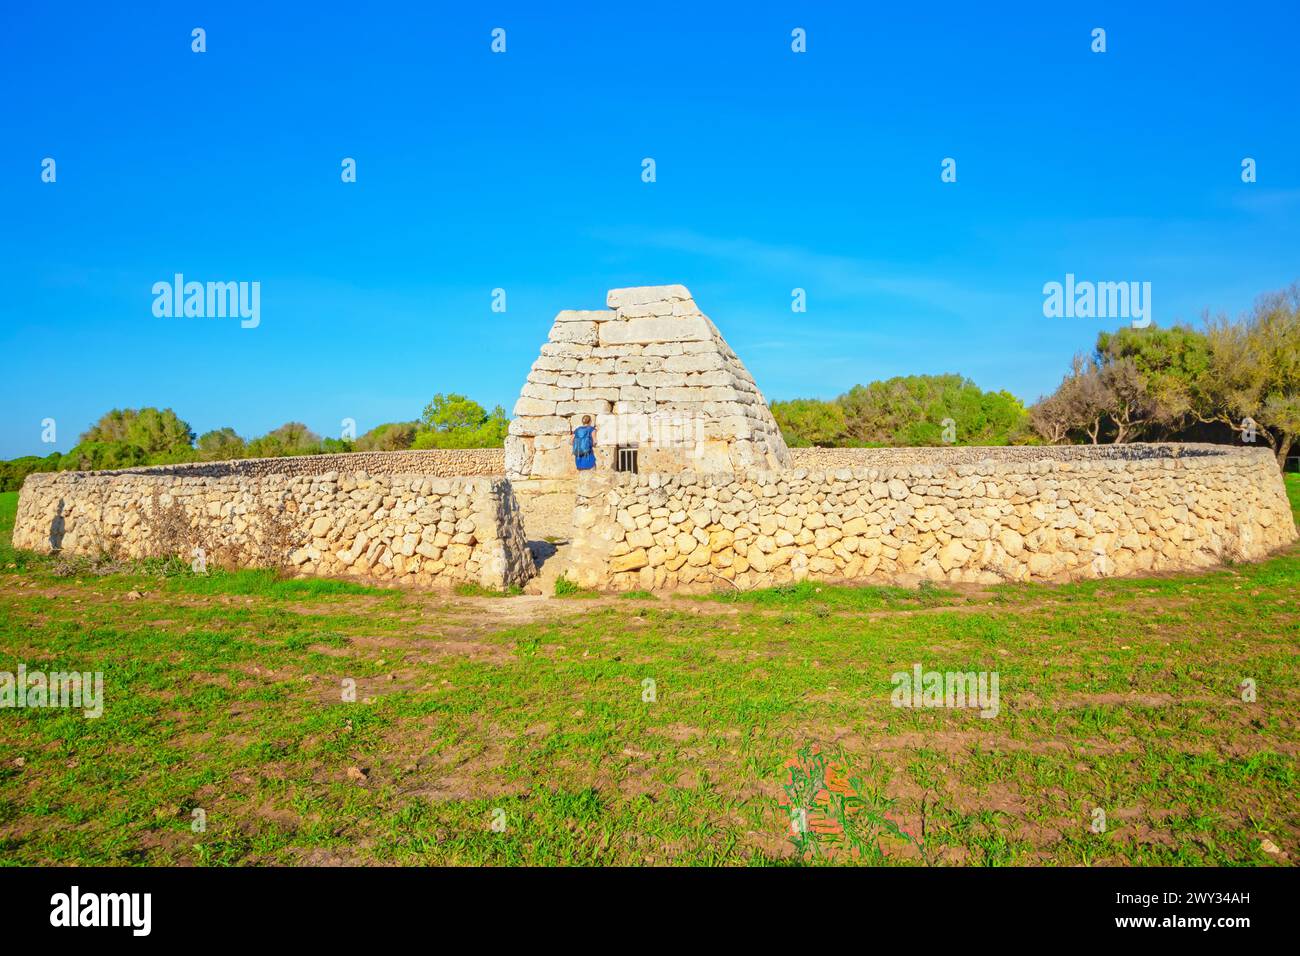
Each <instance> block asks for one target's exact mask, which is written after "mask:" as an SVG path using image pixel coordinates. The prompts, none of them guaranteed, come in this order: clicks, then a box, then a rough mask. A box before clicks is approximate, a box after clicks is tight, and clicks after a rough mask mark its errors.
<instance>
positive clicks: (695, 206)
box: [0, 0, 1300, 457]
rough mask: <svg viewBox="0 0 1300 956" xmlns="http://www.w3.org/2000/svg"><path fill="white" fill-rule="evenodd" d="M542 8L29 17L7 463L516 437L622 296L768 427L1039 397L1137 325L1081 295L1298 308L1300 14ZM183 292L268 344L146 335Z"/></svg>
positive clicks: (200, 322) (15, 129)
mask: <svg viewBox="0 0 1300 956" xmlns="http://www.w3.org/2000/svg"><path fill="white" fill-rule="evenodd" d="M540 6H541V5H538V4H524V3H520V4H465V5H457V6H456V8H453V7H451V6H449V5H443V4H433V3H412V4H397V3H369V4H357V3H347V4H335V3H328V2H322V3H313V4H310V5H308V4H294V3H265V2H263V3H257V4H250V3H241V2H222V3H210V4H205V3H177V2H168V3H136V4H127V5H122V6H120V7H119V6H117V5H111V4H94V5H91V4H77V3H73V4H63V5H60V6H58V7H57V8H52V7H49V6H48V5H46V6H41V5H34V4H23V5H21V6H20V5H17V4H10V5H7V6H6V9H5V12H4V13H3V15H2V16H3V29H0V89H3V90H4V93H3V99H2V100H0V102H3V109H2V110H0V209H2V210H3V230H0V282H2V283H3V290H4V294H3V297H0V318H2V319H3V321H0V349H2V350H3V354H4V356H5V359H6V371H5V375H4V378H3V385H0V398H2V400H3V407H4V410H5V414H4V415H3V416H2V417H0V456H6V457H7V456H13V455H19V454H47V453H49V451H51V450H55V449H57V450H66V449H67V448H69V447H71V445H73V444H74V443H75V441H76V437H77V434H78V433H80V432H81V431H82V430H83V429H85V428H86V427H87V425H88V424H89V423H90V422H91V421H92V420H93V419H95V418H96V417H97V416H98V415H99V414H101V413H102V412H103V411H105V410H107V409H109V408H111V407H114V406H118V407H123V406H139V405H158V406H171V407H173V408H175V409H176V411H177V412H178V413H179V414H181V416H182V417H184V418H185V419H186V420H188V421H189V422H190V423H191V425H193V426H194V428H195V429H196V430H197V431H199V432H202V431H205V430H207V429H210V428H215V427H220V426H224V425H231V426H234V427H235V428H236V430H238V431H239V432H240V433H241V434H244V435H246V436H252V435H256V434H259V433H262V432H265V431H266V430H268V429H270V428H272V427H275V426H276V425H279V424H280V423H282V422H284V421H287V420H299V421H304V422H306V423H307V424H308V425H310V426H311V427H312V428H314V429H315V430H316V431H318V432H320V433H322V434H337V433H338V431H339V427H340V422H341V420H342V419H344V418H353V419H355V420H356V422H357V426H358V429H359V430H362V431H364V430H365V429H367V428H369V427H371V426H373V425H375V424H378V423H380V422H383V421H390V420H395V419H408V418H414V417H416V416H418V414H419V412H420V410H421V408H422V407H423V406H424V404H425V403H426V402H427V401H428V400H429V398H431V397H432V395H433V394H434V393H435V392H439V391H442V392H448V391H459V392H465V393H468V394H470V395H471V396H473V397H475V398H477V399H478V400H479V401H481V402H483V403H484V404H486V405H491V404H496V403H501V404H503V405H506V406H507V407H509V406H510V405H511V404H512V403H513V400H514V397H515V395H516V393H517V391H518V388H519V386H520V384H521V383H522V381H523V378H524V375H525V373H526V371H527V369H528V366H529V364H530V363H531V362H532V360H533V358H534V357H535V355H536V352H537V348H538V345H539V344H540V343H541V342H542V341H543V340H544V338H545V335H546V332H547V329H548V328H549V325H550V321H551V319H552V318H553V316H554V314H555V312H556V311H558V310H560V309H564V308H600V307H602V306H603V305H604V293H605V290H606V289H608V288H611V287H615V286H625V285H649V284H659V283H668V282H681V283H684V284H685V285H687V286H688V287H689V288H690V289H691V290H692V292H693V293H694V294H695V297H696V300H697V301H698V302H699V303H700V305H701V307H702V308H703V309H704V311H705V312H707V313H708V314H709V315H710V316H712V317H713V319H714V320H715V322H717V324H718V326H719V327H720V329H721V330H722V332H723V334H724V335H725V336H726V337H727V339H728V341H729V342H730V343H731V344H732V346H733V347H734V348H735V349H736V350H737V351H738V352H739V354H740V355H741V357H742V359H744V361H745V362H746V364H747V365H748V366H749V368H750V370H751V371H752V372H753V374H754V376H755V378H756V379H757V381H758V383H759V385H760V387H761V388H762V389H763V391H764V392H765V394H766V395H767V396H768V398H769V399H781V398H792V397H796V396H819V397H827V398H829V397H833V396H834V395H836V394H838V393H839V392H841V391H843V390H845V389H847V388H849V387H850V386H852V385H854V384H855V383H858V382H866V381H869V380H871V379H874V378H885V377H889V376H892V375H899V374H909V373H921V372H934V373H937V372H949V371H954V372H961V373H963V374H965V375H967V376H969V377H971V378H973V379H974V380H975V381H976V382H977V383H978V384H979V385H980V386H982V387H984V388H1006V389H1009V390H1010V391H1012V392H1014V393H1015V394H1017V395H1019V396H1020V397H1022V398H1024V399H1026V400H1027V401H1028V400H1032V399H1034V398H1035V397H1037V396H1038V395H1039V394H1041V393H1042V392H1044V391H1050V390H1051V388H1052V387H1053V386H1054V385H1055V383H1056V382H1057V381H1058V380H1059V378H1060V376H1061V374H1062V372H1063V370H1064V369H1065V367H1066V366H1067V364H1068V362H1069V359H1070V356H1071V355H1072V354H1073V353H1074V352H1076V351H1079V350H1083V349H1086V348H1088V347H1090V345H1091V343H1092V342H1093V341H1094V340H1095V337H1096V333H1097V331H1098V330H1099V329H1101V328H1114V327H1115V326H1116V325H1118V324H1119V322H1118V321H1116V320H1097V319H1078V318H1076V319H1046V318H1044V317H1043V314H1042V303H1043V295H1042V287H1043V284H1044V283H1045V282H1049V281H1053V280H1055V281H1061V280H1063V278H1064V276H1065V274H1066V273H1067V272H1072V273H1074V274H1075V275H1076V276H1078V277H1079V278H1080V279H1092V280H1105V281H1121V280H1128V281H1149V282H1151V283H1152V299H1153V309H1154V318H1155V321H1156V322H1157V323H1158V324H1162V325H1165V324H1170V323H1172V322H1174V321H1179V320H1182V321H1196V320H1198V319H1199V316H1200V314H1201V312H1202V311H1203V310H1204V309H1206V308H1210V309H1212V310H1214V311H1227V312H1230V313H1237V312H1240V311H1242V310H1243V309H1245V308H1247V307H1248V306H1249V305H1250V303H1251V301H1252V300H1253V298H1254V297H1255V296H1256V295H1257V294H1258V293H1261V292H1264V291H1267V290H1271V289H1276V288H1280V287H1282V286H1284V285H1287V284H1289V283H1290V282H1292V281H1295V280H1297V279H1300V95H1298V94H1297V89H1300V84H1298V83H1297V80H1298V79H1300V65H1298V64H1300V58H1298V57H1296V55H1295V37H1296V35H1297V31H1298V30H1300V12H1297V11H1298V8H1297V4H1296V3H1295V2H1294V0H1288V2H1268V0H1265V2H1260V3H1252V4H1250V5H1248V6H1242V5H1238V4H1223V3H1218V4H1197V3H1187V2H1180V3H1162V4H1141V5H1140V6H1141V7H1142V9H1132V8H1133V7H1135V6H1138V5H1136V4H1131V3H1051V4H1047V3H1024V4H989V3H969V4H967V3H954V4H939V5H935V4H888V5H875V4H870V5H867V4H828V3H819V4H815V5H812V4H795V3H780V4H775V3H774V4H765V3H746V4H734V5H726V7H725V8H724V6H723V5H714V4H704V3H698V2H696V3H671V2H656V3H654V4H649V5H630V4H609V3H602V4H566V5H565V6H564V11H565V12H563V13H561V12H559V11H560V9H561V8H560V7H559V6H558V5H557V6H556V7H555V8H554V12H549V13H548V12H546V11H544V10H540V9H537V8H538V7H540ZM194 27H203V28H204V29H205V30H206V31H207V46H208V50H207V52H206V53H203V54H196V53H193V52H191V49H190V44H191V36H190V31H191V30H192V29H193V28H194ZM494 27H502V28H504V29H505V30H506V43H507V52H506V53H505V54H503V55H494V54H492V53H491V52H490V49H489V44H490V41H491V36H490V33H491V31H492V29H493V28H494ZM795 27H803V28H805V29H806V30H807V35H808V52H807V53H805V54H795V53H793V52H792V51H791V49H790V31H791V30H792V29H793V28H795ZM1094 27H1103V28H1104V29H1105V30H1106V31H1107V52H1106V53H1104V54H1094V53H1092V52H1091V51H1090V43H1091V36H1090V34H1091V31H1092V29H1093V28H1094ZM1247 156H1249V157H1253V158H1254V159H1255V160H1256V161H1257V163H1258V180H1259V181H1258V182H1256V183H1254V184H1249V185H1247V184H1244V183H1242V182H1241V177H1240V169H1241V167H1240V164H1241V160H1242V158H1243V157H1247ZM45 157H53V158H54V159H55V161H56V163H57V181H56V182H55V183H53V184H49V183H43V182H41V162H42V160H43V159H44V158H45ZM344 157H353V158H355V159H356V161H357V173H358V177H357V178H358V181H357V182H356V183H355V184H344V183H342V182H341V181H340V163H341V161H342V159H343V158H344ZM645 157H652V158H654V159H655V161H656V164H657V177H658V178H657V182H655V183H652V184H647V183H643V182H642V181H641V161H642V159H643V158H645ZM945 157H952V158H954V159H956V160H957V171H958V180H957V182H956V183H951V184H945V183H942V182H941V181H940V163H941V161H942V159H943V158H945ZM177 272H180V273H184V274H185V276H186V277H187V279H197V280H201V281H207V280H213V281H257V282H260V283H261V288H262V301H261V324H260V326H259V327H258V328H256V329H241V328H240V326H239V323H238V321H237V320H231V319H197V318H190V319H176V318H171V319H165V318H157V317H155V316H154V315H153V312H152V304H153V297H152V295H151V292H150V290H151V287H152V285H153V283H155V282H158V281H160V280H170V278H171V277H172V275H173V274H174V273H177ZM498 287H500V288H504V289H505V290H506V293H507V303H508V309H507V311H506V312H505V313H504V314H502V313H495V312H493V311H491V308H490V306H491V301H492V300H491V293H492V290H493V289H494V288H498ZM795 287H800V288H804V289H806V290H807V302H808V310H807V312H806V313H802V314H797V313H793V312H792V311H791V309H790V301H791V290H792V289H793V288H795ZM44 418H54V419H55V421H56V422H57V424H58V440H57V442H56V443H55V444H54V445H52V446H51V445H48V444H42V442H41V420H42V419H44Z"/></svg>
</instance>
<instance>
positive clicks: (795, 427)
mask: <svg viewBox="0 0 1300 956" xmlns="http://www.w3.org/2000/svg"><path fill="white" fill-rule="evenodd" d="M772 416H773V417H774V418H775V419H776V423H777V425H779V426H780V427H781V434H782V436H784V438H785V443H786V444H787V445H789V446H790V447H791V448H804V447H807V446H809V445H818V446H822V447H830V446H834V445H836V444H838V443H839V442H840V441H842V440H843V437H844V409H843V408H841V407H840V405H839V404H837V403H836V402H824V401H821V400H820V399H816V398H795V399H791V400H790V401H785V402H773V403H772Z"/></svg>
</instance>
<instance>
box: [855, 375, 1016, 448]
mask: <svg viewBox="0 0 1300 956" xmlns="http://www.w3.org/2000/svg"><path fill="white" fill-rule="evenodd" d="M836 402H837V404H839V405H840V407H841V408H842V409H843V411H844V419H845V428H844V432H845V438H846V441H845V442H844V443H845V444H853V445H937V444H939V443H940V442H942V441H943V438H944V428H943V421H944V419H947V418H950V419H952V420H953V422H954V424H955V426H956V436H957V442H958V443H959V444H963V445H1005V444H1006V443H1007V441H1008V440H1009V437H1010V435H1011V434H1012V433H1013V432H1014V431H1016V430H1017V429H1018V428H1019V427H1020V425H1021V424H1022V423H1023V422H1024V420H1025V414H1026V413H1025V408H1024V406H1023V405H1022V404H1021V402H1020V400H1019V399H1018V398H1016V397H1015V396H1014V395H1012V394H1011V393H1009V392H983V391H981V390H980V388H979V386H977V385H976V384H975V383H974V382H972V381H971V380H970V379H968V378H964V377H963V376H961V375H951V374H950V375H908V376H905V377H897V378H891V379H888V380H887V381H883V382H879V381H877V382H871V383H869V384H867V385H855V386H854V387H853V388H851V389H849V391H848V392H846V393H845V394H843V395H841V396H840V397H839V398H838V399H837V400H836Z"/></svg>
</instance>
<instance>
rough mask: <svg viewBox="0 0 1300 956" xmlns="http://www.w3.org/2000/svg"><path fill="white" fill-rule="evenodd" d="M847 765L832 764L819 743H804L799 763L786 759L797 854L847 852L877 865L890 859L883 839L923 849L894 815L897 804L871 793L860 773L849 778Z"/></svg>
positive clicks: (815, 855) (787, 792)
mask: <svg viewBox="0 0 1300 956" xmlns="http://www.w3.org/2000/svg"><path fill="white" fill-rule="evenodd" d="M842 756H843V755H841V758H842ZM843 764H844V761H843V759H841V760H839V761H838V762H831V761H828V760H827V759H826V755H825V754H823V753H822V752H821V748H819V747H818V746H817V745H815V744H805V745H804V746H803V747H802V748H801V749H800V750H799V755H798V757H797V758H796V759H794V760H791V761H787V763H786V769H787V770H788V771H789V775H788V778H787V781H786V782H784V783H783V784H782V789H783V790H784V791H785V798H784V799H783V800H782V801H781V802H782V804H783V805H784V807H785V808H786V810H787V811H788V813H789V819H790V832H791V834H792V836H791V837H790V842H791V843H793V844H794V848H795V855H796V856H797V857H798V858H799V859H800V860H803V859H806V858H809V857H812V858H813V859H831V858H833V857H835V856H836V855H838V854H840V853H842V852H847V853H848V854H849V855H850V856H852V857H854V858H855V859H861V860H865V861H867V862H873V863H878V862H880V861H882V860H883V859H884V858H885V857H886V856H888V852H887V851H886V850H885V849H884V847H882V846H881V838H882V837H885V836H892V837H895V838H897V839H899V840H902V841H904V842H906V843H912V844H915V845H917V847H918V849H919V848H920V841H918V840H917V839H916V837H914V836H913V835H912V834H911V833H909V832H908V831H906V830H904V829H902V828H901V827H900V826H899V825H898V824H897V823H896V822H895V821H894V819H893V818H892V817H891V816H890V813H889V811H890V810H891V809H892V807H893V805H894V801H893V800H890V799H888V798H886V797H884V796H883V795H882V794H881V793H879V792H878V791H876V790H873V789H872V788H871V787H870V786H869V785H868V783H867V780H866V778H865V777H864V776H862V775H861V774H858V775H854V776H851V777H846V776H845V775H844V773H843V772H842V770H841V769H840V767H842V766H843ZM922 856H923V857H925V854H924V853H922ZM926 859H927V862H928V858H926Z"/></svg>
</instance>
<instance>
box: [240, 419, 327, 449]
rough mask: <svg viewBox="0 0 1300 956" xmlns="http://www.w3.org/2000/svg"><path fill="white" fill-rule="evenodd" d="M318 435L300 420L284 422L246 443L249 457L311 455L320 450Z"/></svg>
mask: <svg viewBox="0 0 1300 956" xmlns="http://www.w3.org/2000/svg"><path fill="white" fill-rule="evenodd" d="M320 450H321V440H320V436H319V435H317V434H316V433H315V432H314V431H312V430H311V429H310V428H308V427H307V426H306V425H304V424H303V423H302V422H285V423H284V424H283V425H281V426H280V427H279V428H277V429H275V430H273V431H270V432H267V433H266V434H265V435H262V436H261V437H260V438H254V439H253V440H252V441H250V442H249V443H248V448H247V456H248V457H249V458H283V457H285V456H287V455H311V454H316V453H318V452H320Z"/></svg>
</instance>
